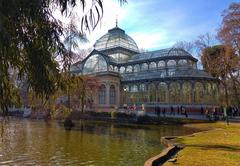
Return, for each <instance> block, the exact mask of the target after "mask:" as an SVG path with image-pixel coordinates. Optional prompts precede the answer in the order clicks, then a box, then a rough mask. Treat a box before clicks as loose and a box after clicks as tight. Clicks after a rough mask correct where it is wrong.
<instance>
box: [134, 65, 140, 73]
mask: <svg viewBox="0 0 240 166" xmlns="http://www.w3.org/2000/svg"><path fill="white" fill-rule="evenodd" d="M133 70H134V72H139V71H140V65H139V64H136V65H135V66H134V68H133Z"/></svg>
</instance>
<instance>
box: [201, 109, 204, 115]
mask: <svg viewBox="0 0 240 166" xmlns="http://www.w3.org/2000/svg"><path fill="white" fill-rule="evenodd" d="M203 113H204V110H203V107H201V115H203Z"/></svg>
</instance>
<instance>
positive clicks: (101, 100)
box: [98, 84, 106, 104]
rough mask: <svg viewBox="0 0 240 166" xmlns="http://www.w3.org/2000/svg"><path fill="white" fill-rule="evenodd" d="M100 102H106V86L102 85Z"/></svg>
mask: <svg viewBox="0 0 240 166" xmlns="http://www.w3.org/2000/svg"><path fill="white" fill-rule="evenodd" d="M98 94H99V104H106V86H105V85H103V84H102V85H101V86H100V88H99V92H98Z"/></svg>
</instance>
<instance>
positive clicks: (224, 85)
mask: <svg viewBox="0 0 240 166" xmlns="http://www.w3.org/2000/svg"><path fill="white" fill-rule="evenodd" d="M222 84H223V87H224V95H225V104H226V105H227V106H228V104H229V97H228V89H227V84H226V82H224V81H222Z"/></svg>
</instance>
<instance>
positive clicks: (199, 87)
mask: <svg viewBox="0 0 240 166" xmlns="http://www.w3.org/2000/svg"><path fill="white" fill-rule="evenodd" d="M203 101H204V87H203V84H202V83H200V82H196V83H195V85H194V102H195V103H202V102H203Z"/></svg>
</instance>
